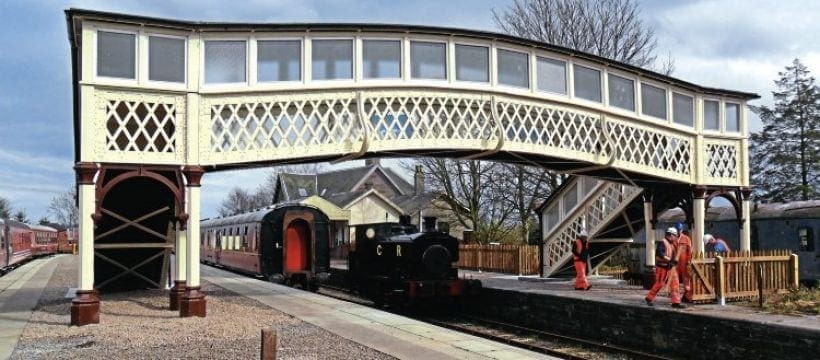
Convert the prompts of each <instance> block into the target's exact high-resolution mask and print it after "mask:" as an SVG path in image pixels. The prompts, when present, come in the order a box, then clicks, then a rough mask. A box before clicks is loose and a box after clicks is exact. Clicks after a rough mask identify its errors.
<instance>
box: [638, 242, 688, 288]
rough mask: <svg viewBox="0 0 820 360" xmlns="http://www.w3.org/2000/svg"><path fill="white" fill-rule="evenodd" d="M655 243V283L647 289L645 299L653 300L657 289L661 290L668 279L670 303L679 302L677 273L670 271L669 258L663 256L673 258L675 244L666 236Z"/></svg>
mask: <svg viewBox="0 0 820 360" xmlns="http://www.w3.org/2000/svg"><path fill="white" fill-rule="evenodd" d="M655 243H656V249H655V284H654V285H652V289H651V290H649V294H647V295H646V300H649V301H653V300H655V296H657V295H658V291H661V289H663V286H664V285H665V284H666V283H667V281H668V282H669V297H671V298H672V304H680V293H679V289H678V274H677V272H676V271H671V270H672V268H673V267H672V264H671V263H670V260H667V259H665V258H664V256H666V258H668V259H675V244H673V243H671V242H669V240H666V238H663V239H661V241H656V242H655Z"/></svg>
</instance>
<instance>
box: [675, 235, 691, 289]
mask: <svg viewBox="0 0 820 360" xmlns="http://www.w3.org/2000/svg"><path fill="white" fill-rule="evenodd" d="M676 248H677V255H678V265H677V272H678V278H679V279H680V283H681V284H683V298H684V299H686V301H692V277H691V276H689V263H690V262H691V261H692V239H691V238H690V237H689V236H688V235H686V234H680V237H678V243H677V246H676Z"/></svg>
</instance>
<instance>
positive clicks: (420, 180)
mask: <svg viewBox="0 0 820 360" xmlns="http://www.w3.org/2000/svg"><path fill="white" fill-rule="evenodd" d="M421 169H422V167H421V165H416V173H415V174H413V179H414V181H413V188H414V189H415V193H416V195H421V194H424V172H423V171H421Z"/></svg>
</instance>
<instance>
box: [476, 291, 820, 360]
mask: <svg viewBox="0 0 820 360" xmlns="http://www.w3.org/2000/svg"><path fill="white" fill-rule="evenodd" d="M467 306H468V309H466V310H468V311H470V312H472V313H475V314H477V315H481V316H483V317H488V318H491V319H495V320H497V321H501V322H507V323H512V324H518V325H521V326H526V327H531V328H536V329H541V330H544V331H548V332H554V333H559V334H563V335H567V336H573V337H580V338H584V339H587V340H593V341H599V342H606V343H609V344H613V345H617V346H620V347H625V348H629V349H634V350H639V351H643V352H648V353H653V354H658V355H661V356H667V357H672V358H687V359H728V358H733V359H744V360H748V359H817V357H818V351H820V331H810V330H804V329H799V328H793V327H784V326H780V325H777V324H761V323H757V322H751V321H743V320H728V319H719V318H714V317H709V316H704V315H698V314H692V313H688V312H686V311H677V310H672V309H669V310H667V309H665V308H662V307H663V306H665V305H660V304H658V305H656V306H655V307H654V308H649V307H646V306H633V305H623V304H614V303H604V302H597V301H587V300H580V299H569V298H564V297H558V296H553V295H544V294H534V293H521V292H515V291H509V290H499V289H487V288H485V289H483V291H482V295H481V296H480V297H477V298H476V299H475V301H474V302H471V303H470V304H468V305H467Z"/></svg>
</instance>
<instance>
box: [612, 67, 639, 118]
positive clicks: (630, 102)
mask: <svg viewBox="0 0 820 360" xmlns="http://www.w3.org/2000/svg"><path fill="white" fill-rule="evenodd" d="M607 80H608V83H609V84H608V86H609V105H610V106H614V107H617V108H621V109H624V110H629V111H635V82H634V81H632V80H630V79H627V78H624V77H620V76H617V75H612V74H609V75H608V78H607Z"/></svg>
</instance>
